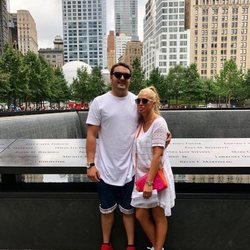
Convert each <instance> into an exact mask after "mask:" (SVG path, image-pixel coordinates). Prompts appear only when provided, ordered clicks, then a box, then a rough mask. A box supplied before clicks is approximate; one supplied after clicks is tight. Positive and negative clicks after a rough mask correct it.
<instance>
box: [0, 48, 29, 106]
mask: <svg viewBox="0 0 250 250" xmlns="http://www.w3.org/2000/svg"><path fill="white" fill-rule="evenodd" d="M0 69H1V71H2V72H4V73H5V74H7V75H8V77H7V78H6V77H5V80H7V82H8V83H7V82H5V84H6V87H5V91H4V92H5V99H7V100H6V101H7V103H8V105H10V104H11V103H12V104H14V105H16V104H17V101H18V100H20V99H23V98H24V97H25V95H26V94H27V93H28V81H27V75H26V72H27V67H25V65H24V64H23V55H22V54H21V52H19V51H17V50H14V49H13V48H11V47H10V46H8V45H6V46H5V48H4V53H3V54H2V56H1V58H0ZM2 83H3V82H2Z"/></svg>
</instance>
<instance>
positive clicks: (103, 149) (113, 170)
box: [86, 92, 138, 186]
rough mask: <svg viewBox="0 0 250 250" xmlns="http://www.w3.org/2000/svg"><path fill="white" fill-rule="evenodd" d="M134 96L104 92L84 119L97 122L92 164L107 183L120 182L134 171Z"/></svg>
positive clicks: (130, 176)
mask: <svg viewBox="0 0 250 250" xmlns="http://www.w3.org/2000/svg"><path fill="white" fill-rule="evenodd" d="M135 98H136V96H135V95H134V94H132V93H131V92H128V95H127V96H125V97H117V96H114V95H112V93H111V92H108V93H106V94H104V95H101V96H98V97H96V98H95V99H94V100H93V102H92V103H91V105H90V109H89V113H88V117H87V121H86V123H87V124H91V125H96V126H100V130H99V140H98V146H97V152H96V167H97V169H98V170H99V172H100V176H101V179H102V180H103V181H104V182H105V183H107V184H110V185H115V186H123V185H124V184H126V183H128V182H130V181H131V180H132V177H133V175H134V168H133V161H132V145H133V141H134V136H135V131H136V128H137V124H138V114H137V109H136V104H135Z"/></svg>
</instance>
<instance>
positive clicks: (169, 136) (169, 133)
mask: <svg viewBox="0 0 250 250" xmlns="http://www.w3.org/2000/svg"><path fill="white" fill-rule="evenodd" d="M171 139H172V134H171V132H170V131H168V132H167V139H166V145H165V148H166V147H167V146H168V145H169V143H170V141H171Z"/></svg>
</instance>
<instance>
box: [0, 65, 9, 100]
mask: <svg viewBox="0 0 250 250" xmlns="http://www.w3.org/2000/svg"><path fill="white" fill-rule="evenodd" d="M9 77H10V75H9V74H6V73H5V72H3V70H2V69H1V68H0V100H2V101H7V100H8V94H9V93H10V84H9Z"/></svg>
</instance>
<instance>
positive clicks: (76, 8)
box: [62, 0, 107, 68]
mask: <svg viewBox="0 0 250 250" xmlns="http://www.w3.org/2000/svg"><path fill="white" fill-rule="evenodd" d="M62 6H63V7H62V11H63V43H64V61H65V62H70V61H82V62H84V63H87V64H89V65H90V66H91V67H94V66H100V67H101V68H105V67H106V65H107V39H106V0H91V1H89V0H78V1H73V0H62Z"/></svg>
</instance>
